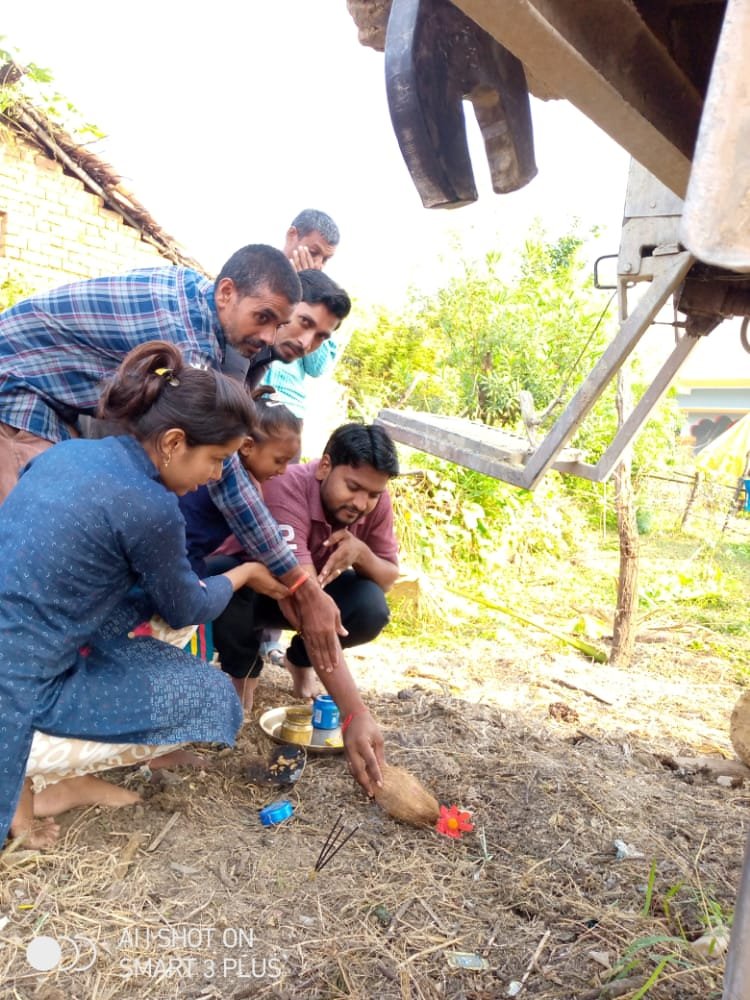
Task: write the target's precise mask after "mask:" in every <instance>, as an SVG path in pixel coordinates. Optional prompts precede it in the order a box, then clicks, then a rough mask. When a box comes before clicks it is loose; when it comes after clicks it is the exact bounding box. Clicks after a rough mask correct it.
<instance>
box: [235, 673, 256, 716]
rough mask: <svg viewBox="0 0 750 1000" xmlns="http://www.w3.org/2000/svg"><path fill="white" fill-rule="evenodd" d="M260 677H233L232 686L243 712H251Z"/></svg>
mask: <svg viewBox="0 0 750 1000" xmlns="http://www.w3.org/2000/svg"><path fill="white" fill-rule="evenodd" d="M259 680H260V677H233V678H232V684H234V690H235V691H236V692H237V697H238V698H239V699H240V701H241V702H242V707H243V708H244V709H245V712H250V711H252V707H253V699H254V697H255V689H256V688H257V686H258V681H259Z"/></svg>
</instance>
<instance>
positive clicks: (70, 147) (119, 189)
mask: <svg viewBox="0 0 750 1000" xmlns="http://www.w3.org/2000/svg"><path fill="white" fill-rule="evenodd" d="M23 74H24V70H23V68H22V67H20V66H18V65H17V64H16V63H7V64H6V65H5V66H2V67H0V87H6V86H12V85H13V84H15V83H17V82H18V81H19V80H20V79H21V77H22V76H23ZM0 124H1V125H5V126H6V127H7V128H9V129H11V130H12V131H13V132H15V133H16V134H18V135H20V136H21V137H22V138H23V139H24V140H25V141H26V142H29V143H31V144H32V145H34V146H36V147H37V148H38V149H40V150H41V152H43V153H44V155H45V156H49V157H50V158H51V159H53V160H55V161H56V162H57V163H59V164H60V165H61V166H62V168H63V170H64V171H65V173H67V174H70V175H71V176H73V177H77V178H78V180H80V181H82V182H83V185H84V187H85V188H86V190H87V191H90V192H91V193H92V194H96V195H99V197H100V198H101V199H102V201H103V202H104V204H105V205H106V207H107V208H109V209H111V210H112V211H113V212H116V213H117V214H118V215H121V216H122V218H123V221H124V222H125V224H126V225H128V226H132V228H133V229H136V230H137V231H138V232H139V233H140V235H141V238H142V239H143V240H144V241H145V242H146V243H150V244H151V245H152V246H154V247H155V248H156V249H157V250H158V251H159V253H160V254H161V255H162V257H164V258H165V259H167V260H170V261H172V263H173V264H180V265H182V266H184V267H192V268H194V269H195V270H197V271H200V272H201V273H203V274H206V273H207V271H206V269H205V268H204V267H203V265H201V264H199V263H198V261H196V260H194V259H193V258H192V257H190V256H189V255H188V254H187V253H186V252H185V251H184V250H183V249H182V248H181V247H180V245H179V243H177V241H176V240H175V239H174V238H173V237H172V236H170V235H169V233H167V232H165V231H164V230H163V229H162V228H161V226H160V225H159V224H158V223H157V222H156V220H155V219H154V218H153V216H152V215H151V214H150V213H149V212H148V210H147V209H146V208H145V207H144V206H143V205H142V204H141V203H140V202H139V201H138V199H137V198H135V196H134V195H133V194H131V192H130V191H128V190H127V188H126V187H125V186H124V185H123V184H122V180H121V178H120V177H119V176H118V175H117V174H116V173H115V171H114V170H113V168H112V167H111V166H110V165H109V164H108V163H105V162H104V161H103V160H101V159H100V158H99V157H98V156H96V154H94V153H92V152H91V151H90V150H88V149H86V148H85V147H84V146H82V145H81V144H80V143H78V142H76V141H75V139H73V138H72V136H70V135H69V134H68V133H67V132H66V131H65V130H64V129H63V128H61V127H60V126H59V125H57V124H55V122H53V121H51V120H50V119H49V117H48V116H47V115H45V114H44V113H43V112H41V111H39V110H38V109H37V108H35V107H34V106H33V105H32V104H31V103H30V102H29V101H28V100H27V99H26V98H25V97H24V96H23V95H22V94H20V93H18V94H15V95H14V96H13V99H12V101H11V103H10V104H9V106H8V107H6V108H5V110H4V111H0Z"/></svg>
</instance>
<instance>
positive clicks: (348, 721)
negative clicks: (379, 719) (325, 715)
mask: <svg viewBox="0 0 750 1000" xmlns="http://www.w3.org/2000/svg"><path fill="white" fill-rule="evenodd" d="M369 711H370V709H369V708H358V709H357V711H356V712H350V713H349V714H348V715H347V717H346V718H345V719H344V721H343V722H342V723H341V735H342V736H343V735H344V733H345V732H346V731H347V729H348V728H349V726H350V725H351V724H352V722H353V721H354V719H356V718H357V716H358V715H364V714H365V712H369Z"/></svg>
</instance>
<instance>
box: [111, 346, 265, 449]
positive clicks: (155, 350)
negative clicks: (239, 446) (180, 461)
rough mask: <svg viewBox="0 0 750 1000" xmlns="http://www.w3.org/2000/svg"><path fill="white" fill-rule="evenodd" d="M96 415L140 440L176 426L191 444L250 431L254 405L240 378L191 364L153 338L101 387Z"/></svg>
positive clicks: (222, 440)
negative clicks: (122, 425)
mask: <svg viewBox="0 0 750 1000" xmlns="http://www.w3.org/2000/svg"><path fill="white" fill-rule="evenodd" d="M97 416H98V417H101V418H103V419H105V420H118V421H121V422H123V423H124V424H125V425H126V426H127V427H128V429H129V430H130V431H131V433H132V434H133V435H134V436H135V437H136V438H138V440H139V441H146V440H156V439H158V438H159V437H160V436H161V435H162V434H163V433H164V432H165V431H167V430H169V429H170V428H172V427H178V428H179V429H180V430H182V431H184V433H185V441H186V443H187V445H188V446H189V447H195V446H196V445H200V444H224V443H226V442H227V441H229V440H231V439H232V438H235V437H240V436H243V435H245V434H248V433H250V430H251V428H252V425H253V419H254V406H253V403H252V400H251V399H250V397H249V395H248V393H247V391H246V390H245V388H244V386H243V385H242V384H241V383H240V382H237V381H235V380H234V379H231V378H229V377H227V376H226V375H222V374H220V373H219V372H215V371H213V370H212V369H203V368H192V367H190V365H188V364H186V363H185V360H184V358H183V356H182V354H181V352H180V351H179V349H178V348H177V347H176V346H175V345H174V344H170V343H168V342H166V341H162V340H152V341H149V342H148V343H145V344H140V345H139V346H138V347H136V348H134V349H133V350H132V351H130V353H129V354H127V355H126V356H125V358H124V359H123V361H122V363H121V364H120V367H119V368H118V369H117V371H116V372H115V375H114V377H113V378H112V379H111V381H110V382H109V383H108V384H107V385H106V386H105V388H104V391H103V392H102V395H101V397H100V399H99V405H98V407H97Z"/></svg>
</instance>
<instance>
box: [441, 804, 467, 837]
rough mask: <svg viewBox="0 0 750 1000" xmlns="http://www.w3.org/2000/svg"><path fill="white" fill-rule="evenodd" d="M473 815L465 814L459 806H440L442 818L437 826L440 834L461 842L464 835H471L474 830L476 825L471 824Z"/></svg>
mask: <svg viewBox="0 0 750 1000" xmlns="http://www.w3.org/2000/svg"><path fill="white" fill-rule="evenodd" d="M470 819H471V813H468V812H463V811H462V810H461V809H459V808H458V806H450V808H449V807H448V806H440V816H439V817H438V821H437V823H436V824H435V829H436V830H437V832H438V833H444V834H445V836H446V837H453V839H454V840H459V839H460V838H461V836H462V835H463V834H464V833H469V832H471V831H472V830H473V829H474V824H473V823H471V822H469V821H470Z"/></svg>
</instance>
